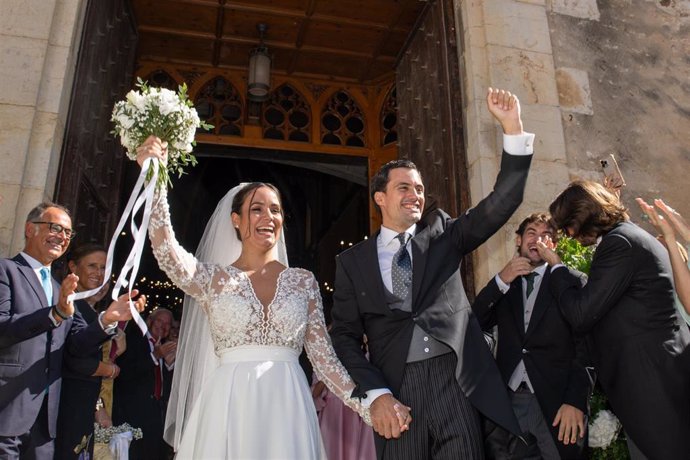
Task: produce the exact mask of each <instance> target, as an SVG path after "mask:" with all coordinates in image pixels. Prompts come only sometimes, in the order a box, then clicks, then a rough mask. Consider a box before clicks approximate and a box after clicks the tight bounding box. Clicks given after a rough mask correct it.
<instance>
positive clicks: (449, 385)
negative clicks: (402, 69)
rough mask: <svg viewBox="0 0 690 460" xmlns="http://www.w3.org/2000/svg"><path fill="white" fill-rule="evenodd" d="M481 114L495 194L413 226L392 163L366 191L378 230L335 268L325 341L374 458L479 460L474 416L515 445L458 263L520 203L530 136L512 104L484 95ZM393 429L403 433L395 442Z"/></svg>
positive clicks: (401, 170)
mask: <svg viewBox="0 0 690 460" xmlns="http://www.w3.org/2000/svg"><path fill="white" fill-rule="evenodd" d="M487 104H488V107H489V111H490V112H491V113H492V114H493V116H494V117H495V118H496V119H497V120H498V121H499V122H500V123H501V125H502V127H503V132H504V153H503V157H502V162H501V171H500V173H499V175H498V179H497V181H496V185H495V189H494V192H492V193H491V194H490V195H489V196H487V197H486V198H485V199H483V200H482V201H481V202H480V203H479V204H478V205H477V206H476V207H475V208H474V209H471V210H469V211H467V212H466V213H465V214H464V215H462V216H461V217H459V218H457V219H452V218H450V217H449V216H448V215H447V214H446V213H445V212H443V211H441V210H435V211H433V212H431V213H429V215H428V216H426V217H425V219H424V220H423V221H421V217H422V211H423V210H424V184H423V183H422V179H421V176H420V174H419V171H417V169H416V167H415V165H414V164H413V163H411V162H409V161H404V160H399V161H394V162H390V163H388V164H386V165H384V166H383V167H382V168H381V170H379V172H378V173H377V174H376V175H375V176H374V178H373V179H372V184H371V190H370V191H371V195H372V198H373V200H374V203H375V205H376V207H377V208H378V209H379V210H380V212H381V215H382V220H383V226H382V228H381V230H380V231H379V232H378V233H377V234H376V235H374V237H372V238H370V239H368V240H366V241H364V242H362V243H359V244H358V245H356V246H354V247H353V248H351V249H349V250H348V251H345V252H343V253H342V254H340V255H339V256H338V258H337V265H336V279H335V295H334V306H333V313H332V314H333V329H332V331H331V336H332V338H333V345H334V347H335V350H336V352H337V354H338V356H339V358H340V360H341V361H342V363H343V364H344V365H345V367H346V368H347V370H348V372H349V373H350V375H351V376H352V378H353V380H354V381H355V383H356V387H355V390H354V391H353V396H355V397H360V398H362V401H363V402H364V404H370V405H371V406H370V407H371V417H372V421H373V424H374V429H375V431H376V432H377V433H378V435H379V436H377V439H376V444H377V453H378V456H379V458H381V457H383V458H389V459H415V460H421V459H425V458H463V459H480V458H483V457H484V455H483V441H482V434H481V427H480V420H479V415H478V413H477V410H479V411H480V412H481V413H483V414H484V415H486V416H487V417H489V418H490V419H491V420H493V421H494V422H496V423H498V424H499V425H502V426H504V427H506V428H508V429H509V430H510V431H511V432H513V433H516V434H519V427H518V424H517V421H516V419H515V416H514V414H513V412H512V410H511V407H510V401H509V399H508V394H507V392H506V389H505V386H504V385H503V382H502V381H501V376H500V374H499V372H498V369H497V368H496V364H495V362H494V360H493V357H492V355H491V353H490V351H489V349H488V347H487V345H486V342H485V340H484V337H483V334H482V331H481V328H480V327H479V324H478V322H477V321H476V319H475V318H474V316H473V315H472V310H471V308H470V305H469V302H468V301H467V297H466V295H465V292H464V288H463V284H462V280H461V277H460V263H461V261H462V258H463V257H464V256H465V255H466V254H468V253H470V252H471V251H473V250H474V249H475V248H476V247H477V246H479V245H480V244H482V243H483V242H484V241H486V240H487V239H488V238H489V237H490V236H491V235H493V234H494V233H495V232H496V231H497V230H498V229H499V228H501V226H503V224H505V222H506V220H508V218H509V217H510V216H511V215H512V214H513V212H514V211H515V209H516V208H517V207H518V206H519V204H520V202H521V201H522V195H523V191H524V186H525V182H526V180H527V173H528V170H529V165H530V162H531V153H532V145H531V144H532V141H533V138H534V136H533V135H531V134H525V133H524V132H523V131H522V121H521V119H520V108H519V102H518V101H517V98H515V96H513V95H511V94H510V93H508V92H505V91H499V90H491V89H490V90H489V93H488V95H487ZM365 334H366V336H367V339H368V344H367V345H368V348H369V354H370V359H371V361H369V360H367V358H366V357H365V355H364V353H363V351H362V346H361V345H362V339H363V336H364V335H365ZM408 407H411V409H412V414H413V415H414V421H413V422H412V423H410V422H411V419H410V415H409V413H408V410H407V408H408ZM400 423H402V424H403V429H404V428H405V427H406V426H409V431H406V432H405V433H403V434H402V435H401V434H400V433H401V427H400Z"/></svg>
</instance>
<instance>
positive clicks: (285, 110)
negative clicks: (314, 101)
mask: <svg viewBox="0 0 690 460" xmlns="http://www.w3.org/2000/svg"><path fill="white" fill-rule="evenodd" d="M261 126H262V128H263V137H264V138H265V139H279V140H290V141H297V142H309V141H310V140H311V136H310V130H309V128H310V127H311V111H310V109H309V105H307V102H306V101H305V99H304V97H303V96H302V94H300V92H299V91H297V90H296V89H295V88H293V87H292V86H291V85H289V84H287V83H285V84H284V85H282V86H280V87H278V88H277V89H276V90H275V91H273V92H271V94H270V95H269V97H268V100H267V101H266V102H265V103H264V105H263V110H262V112H261Z"/></svg>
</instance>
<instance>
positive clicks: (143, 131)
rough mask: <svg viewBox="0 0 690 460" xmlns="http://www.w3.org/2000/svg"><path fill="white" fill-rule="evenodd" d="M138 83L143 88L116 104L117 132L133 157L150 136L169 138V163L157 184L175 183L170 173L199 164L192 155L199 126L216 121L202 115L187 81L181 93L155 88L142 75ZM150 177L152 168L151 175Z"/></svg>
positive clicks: (166, 139)
mask: <svg viewBox="0 0 690 460" xmlns="http://www.w3.org/2000/svg"><path fill="white" fill-rule="evenodd" d="M136 86H137V87H138V88H139V91H136V90H132V91H130V92H129V93H127V97H126V99H125V100H123V101H120V102H118V103H116V104H115V107H114V108H113V115H112V121H113V122H114V123H115V130H114V131H113V134H118V135H119V136H120V142H121V143H122V145H123V147H125V149H127V156H128V157H129V159H130V160H134V159H136V156H137V147H139V146H140V145H141V144H142V143H143V142H144V141H145V140H146V138H147V137H149V136H151V135H153V136H157V137H159V138H161V139H162V140H164V141H167V142H168V167H167V169H166V168H162V167H161V168H160V172H159V176H158V184H157V185H158V187H165V186H167V185H172V184H171V182H170V176H169V173H171V172H172V173H177V174H178V176H181V175H182V174H183V173H184V168H185V167H186V166H188V165H192V166H194V165H196V158H195V157H194V155H192V147H193V146H194V145H196V142H195V141H194V135H195V134H196V130H197V129H198V128H199V127H201V128H203V129H206V130H209V129H212V128H213V125H209V124H208V123H205V122H204V121H202V120H200V119H199V115H198V114H197V112H196V109H195V108H194V106H193V105H192V101H190V100H189V98H188V97H187V85H186V84H184V83H183V84H182V85H181V86H180V87H179V90H178V92H177V93H175V92H173V91H170V90H169V89H166V88H152V87H150V86H148V84H147V83H146V82H145V81H143V80H142V79H141V78H137V84H136ZM150 178H151V172H150V171H149V175H148V176H147V179H150Z"/></svg>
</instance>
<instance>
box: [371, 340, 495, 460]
mask: <svg viewBox="0 0 690 460" xmlns="http://www.w3.org/2000/svg"><path fill="white" fill-rule="evenodd" d="M456 363H457V358H456V357H455V354H454V353H447V354H445V355H441V356H437V357H435V358H431V359H427V360H424V361H417V362H413V363H408V364H407V365H406V366H405V374H404V376H403V380H402V386H401V387H400V395H399V397H398V399H399V400H400V402H402V403H403V404H406V405H408V406H410V407H411V408H412V423H411V424H410V429H409V431H406V432H404V433H403V434H402V435H401V436H400V438H399V439H392V440H388V441H387V442H386V443H385V447H384V451H383V459H384V460H406V459H409V460H425V459H434V460H444V459H448V460H451V459H452V460H458V459H462V460H475V459H476V460H481V459H483V458H484V447H483V445H484V444H483V443H484V441H483V438H482V430H481V424H480V420H479V415H478V413H477V410H476V409H475V408H474V407H473V406H472V405H471V404H470V401H469V400H468V399H467V397H466V396H465V395H464V394H463V392H462V390H460V385H459V384H458V382H457V380H456V379H455V366H456Z"/></svg>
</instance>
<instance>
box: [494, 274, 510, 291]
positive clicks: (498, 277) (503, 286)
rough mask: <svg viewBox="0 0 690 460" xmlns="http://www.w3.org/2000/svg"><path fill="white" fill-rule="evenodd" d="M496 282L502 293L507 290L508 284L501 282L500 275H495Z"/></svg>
mask: <svg viewBox="0 0 690 460" xmlns="http://www.w3.org/2000/svg"><path fill="white" fill-rule="evenodd" d="M494 279H495V280H496V284H497V285H498V290H499V291H501V292H502V293H503V294H505V293H506V292H508V289H510V284H506V283H504V282H503V280H502V279H501V277H500V276H498V275H496V278H494Z"/></svg>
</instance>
